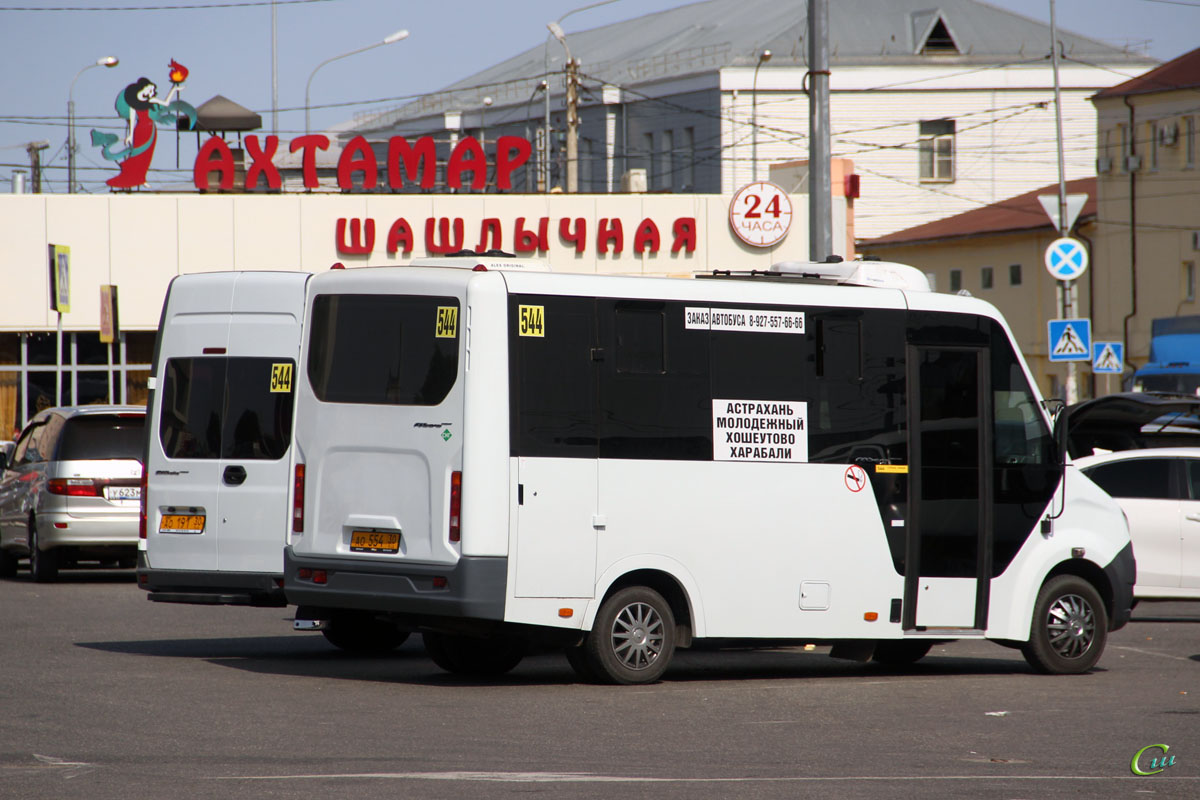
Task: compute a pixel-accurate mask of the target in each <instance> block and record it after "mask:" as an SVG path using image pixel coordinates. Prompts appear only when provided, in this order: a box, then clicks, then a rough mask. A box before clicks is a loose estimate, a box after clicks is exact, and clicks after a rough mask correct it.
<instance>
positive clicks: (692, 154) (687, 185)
mask: <svg viewBox="0 0 1200 800" xmlns="http://www.w3.org/2000/svg"><path fill="white" fill-rule="evenodd" d="M679 158H680V160H681V161H682V163H681V164H680V168H681V170H682V173H681V175H680V177H681V180H682V183H683V186H682V187H681V188H682V189H683V190H684V191H692V190H693V189H694V188H695V187H696V129H695V128H684V129H683V141H682V142H680V147H679Z"/></svg>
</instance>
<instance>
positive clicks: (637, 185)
mask: <svg viewBox="0 0 1200 800" xmlns="http://www.w3.org/2000/svg"><path fill="white" fill-rule="evenodd" d="M621 191H622V192H645V191H646V170H644V169H642V168H640V167H638V168H636V169H629V170H626V171H625V174H624V175H622V176H621Z"/></svg>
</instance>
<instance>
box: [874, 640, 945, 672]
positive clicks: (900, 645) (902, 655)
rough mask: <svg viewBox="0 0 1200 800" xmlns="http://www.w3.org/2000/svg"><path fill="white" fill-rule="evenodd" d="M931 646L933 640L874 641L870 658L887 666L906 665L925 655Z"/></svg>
mask: <svg viewBox="0 0 1200 800" xmlns="http://www.w3.org/2000/svg"><path fill="white" fill-rule="evenodd" d="M932 648H933V642H918V641H912V640H901V641H885V642H876V643H875V654H874V655H873V656H871V659H872V660H873V661H877V662H879V663H880V664H883V665H885V666H888V667H906V666H908V665H909V664H915V663H917V662H918V661H920V660H921V659H922V658H924V657H925V656H927V655H928V654H929V651H930V649H932Z"/></svg>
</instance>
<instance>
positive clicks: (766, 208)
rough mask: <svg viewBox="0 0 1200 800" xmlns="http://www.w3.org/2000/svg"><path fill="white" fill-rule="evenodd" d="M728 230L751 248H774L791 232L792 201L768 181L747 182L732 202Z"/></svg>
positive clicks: (780, 189)
mask: <svg viewBox="0 0 1200 800" xmlns="http://www.w3.org/2000/svg"><path fill="white" fill-rule="evenodd" d="M729 227H731V228H733V232H734V234H736V235H737V237H738V238H739V239H741V240H742V241H743V242H745V243H746V244H748V245H750V246H751V247H773V246H775V245H777V244H779V243H780V242H782V241H783V240H784V238H786V237H787V235H788V231H789V230H791V227H792V201H791V198H789V197H788V195H787V192H785V191H784V190H783V189H782V188H780V187H779V186H777V185H775V184H774V183H771V182H769V181H756V182H754V183H748V184H746V185H745V186H743V187H742V188H741V189H738V190H737V193H736V194H734V196H733V200H731V201H730V202H729Z"/></svg>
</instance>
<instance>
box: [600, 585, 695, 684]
mask: <svg viewBox="0 0 1200 800" xmlns="http://www.w3.org/2000/svg"><path fill="white" fill-rule="evenodd" d="M583 648H584V652H585V653H586V654H587V660H588V664H589V665H590V666H591V668H592V671H593V672H595V673H596V678H597V679H598V680H600V681H602V682H604V683H621V684H634V683H652V682H653V681H656V680H658V679H659V678H660V677H662V674H663V673H664V672H666V670H667V665H668V664H670V663H671V656H672V655H673V654H674V653H675V615H674V614H673V613H672V612H671V606H670V605H669V604H668V603H667V601H666V600H664V599H663V597H662V595H660V594H659V593H658V592H656V591H654V590H653V589H649V588H647V587H645V586H629V587H627V588H625V589H622V590H620V591H619V592H617V593H616V594H614V595H613V596H612V597H610V598H608V599H607V600H605V601H604V605H602V606H600V611H599V613H598V614H596V622H595V624H594V625H593V626H592V632H591V633H589V634H588V636H587V639H586V640H585V641H584V644H583Z"/></svg>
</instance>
